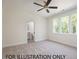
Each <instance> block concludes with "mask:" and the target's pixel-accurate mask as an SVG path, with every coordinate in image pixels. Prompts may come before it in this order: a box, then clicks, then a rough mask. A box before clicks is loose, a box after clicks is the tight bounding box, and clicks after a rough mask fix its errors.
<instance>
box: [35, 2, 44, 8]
mask: <svg viewBox="0 0 79 59" xmlns="http://www.w3.org/2000/svg"><path fill="white" fill-rule="evenodd" d="M34 4H35V5H38V6H41V7H43V5H41V4H38V3H36V2H34Z"/></svg>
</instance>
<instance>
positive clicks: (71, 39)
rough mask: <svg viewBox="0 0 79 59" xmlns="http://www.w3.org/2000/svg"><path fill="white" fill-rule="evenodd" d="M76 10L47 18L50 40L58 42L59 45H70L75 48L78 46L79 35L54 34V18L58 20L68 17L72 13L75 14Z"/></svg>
mask: <svg viewBox="0 0 79 59" xmlns="http://www.w3.org/2000/svg"><path fill="white" fill-rule="evenodd" d="M75 12H76V9H73V10H70V11H65V12H62V13H59V14H56V15H53V16H51V17H49V18H47V21H48V37H49V38H48V39H49V40H52V41H56V42H59V43H63V44H66V45H70V46H73V47H76V46H77V35H76V34H58V33H53V18H56V17H57V18H58V17H61V16H66V15H70V14H72V13H75Z"/></svg>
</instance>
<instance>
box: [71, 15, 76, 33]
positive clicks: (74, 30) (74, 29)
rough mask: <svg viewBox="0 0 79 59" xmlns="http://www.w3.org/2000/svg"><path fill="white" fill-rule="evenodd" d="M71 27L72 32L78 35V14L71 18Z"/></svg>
mask: <svg viewBox="0 0 79 59" xmlns="http://www.w3.org/2000/svg"><path fill="white" fill-rule="evenodd" d="M71 26H72V32H73V33H76V26H77V15H76V14H74V15H72V16H71Z"/></svg>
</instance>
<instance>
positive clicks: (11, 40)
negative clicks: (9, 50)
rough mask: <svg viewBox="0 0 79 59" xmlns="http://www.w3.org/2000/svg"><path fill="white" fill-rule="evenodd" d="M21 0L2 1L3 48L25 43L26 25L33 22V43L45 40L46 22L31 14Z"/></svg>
mask: <svg viewBox="0 0 79 59" xmlns="http://www.w3.org/2000/svg"><path fill="white" fill-rule="evenodd" d="M24 4H26V3H24V1H23V0H3V34H2V35H3V39H2V43H3V44H2V45H3V47H7V46H14V45H18V44H24V43H27V36H26V23H27V22H28V21H34V22H35V41H41V40H44V39H46V36H47V35H46V32H47V31H46V20H45V19H43V18H42V17H40V16H39V15H37V14H34V13H32V11H30V10H29V9H27V8H26V7H29V6H28V5H24Z"/></svg>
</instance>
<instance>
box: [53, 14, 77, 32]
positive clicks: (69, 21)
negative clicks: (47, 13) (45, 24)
mask: <svg viewBox="0 0 79 59" xmlns="http://www.w3.org/2000/svg"><path fill="white" fill-rule="evenodd" d="M74 14H77V13H71V14H69V15H64V16H61V17H55V18H53V21H54V20H55V19H58V20H61V18H62V17H66V16H68V17H69V20H68V24H67V26H68V29H69V30H68V32H67V33H65V32H56V30H55V29H54V27H53V29H54V30H53V33H56V34H77V26H76V32H75V33H73V29H72V22H71V17H72V15H74ZM52 23H53V22H52Z"/></svg>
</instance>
